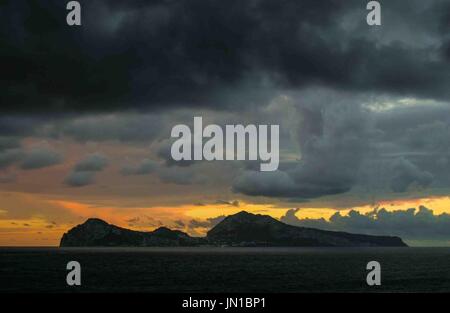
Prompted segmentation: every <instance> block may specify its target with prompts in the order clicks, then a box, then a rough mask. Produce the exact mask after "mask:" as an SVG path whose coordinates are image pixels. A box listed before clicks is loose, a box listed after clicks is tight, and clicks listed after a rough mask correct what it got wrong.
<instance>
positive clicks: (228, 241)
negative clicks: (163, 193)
mask: <svg viewBox="0 0 450 313" xmlns="http://www.w3.org/2000/svg"><path fill="white" fill-rule="evenodd" d="M60 246H61V247H177V246H180V247H195V246H235V247H236V246H238V247H239V246H240V247H406V246H407V245H406V244H405V243H404V242H403V240H402V239H401V238H400V237H396V236H374V235H365V234H351V233H346V232H337V231H327V230H320V229H315V228H308V227H298V226H292V225H288V224H285V223H282V222H280V221H278V220H277V219H275V218H273V217H271V216H268V215H260V214H251V213H248V212H245V211H242V212H239V213H237V214H233V215H229V216H227V217H226V218H225V219H224V220H223V221H221V222H220V223H218V224H217V225H216V226H214V227H213V228H212V229H211V230H209V231H208V233H207V235H206V236H205V237H192V236H189V235H188V234H187V233H184V232H182V231H179V230H171V229H169V228H166V227H160V228H158V229H156V230H154V231H149V232H143V231H135V230H130V229H126V228H122V227H118V226H115V225H111V224H108V223H107V222H105V221H103V220H101V219H98V218H90V219H88V220H87V221H86V222H84V223H83V224H80V225H78V226H75V227H74V228H72V229H70V230H69V231H68V232H67V233H65V234H64V235H63V236H62V238H61V242H60Z"/></svg>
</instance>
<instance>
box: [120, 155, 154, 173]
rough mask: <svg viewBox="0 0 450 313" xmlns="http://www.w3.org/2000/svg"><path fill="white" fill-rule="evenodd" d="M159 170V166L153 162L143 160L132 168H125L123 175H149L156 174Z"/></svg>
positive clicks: (128, 166) (129, 166)
mask: <svg viewBox="0 0 450 313" xmlns="http://www.w3.org/2000/svg"><path fill="white" fill-rule="evenodd" d="M158 168H159V164H158V163H157V162H155V161H153V160H150V159H146V160H143V161H142V162H141V163H140V164H138V165H135V166H131V165H127V166H124V167H123V168H122V170H121V172H122V175H125V176H128V175H148V174H151V173H154V172H155V170H157V169H158Z"/></svg>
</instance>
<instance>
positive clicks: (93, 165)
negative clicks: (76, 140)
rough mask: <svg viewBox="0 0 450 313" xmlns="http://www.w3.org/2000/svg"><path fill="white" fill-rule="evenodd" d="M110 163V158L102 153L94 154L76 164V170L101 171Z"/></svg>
mask: <svg viewBox="0 0 450 313" xmlns="http://www.w3.org/2000/svg"><path fill="white" fill-rule="evenodd" d="M107 165H108V160H107V158H106V157H104V156H103V155H101V154H92V155H90V156H88V157H86V158H85V159H83V160H81V161H80V162H78V163H77V165H75V168H74V171H76V172H99V171H101V170H103V169H104V168H105V167H106V166H107Z"/></svg>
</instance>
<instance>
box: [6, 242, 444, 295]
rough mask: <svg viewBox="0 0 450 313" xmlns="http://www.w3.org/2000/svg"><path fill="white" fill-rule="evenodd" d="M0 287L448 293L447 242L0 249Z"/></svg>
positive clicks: (11, 289)
mask: <svg viewBox="0 0 450 313" xmlns="http://www.w3.org/2000/svg"><path fill="white" fill-rule="evenodd" d="M69 261H78V262H79V263H80V264H81V283H82V285H81V286H76V287H71V286H68V285H67V284H66V275H67V273H68V270H66V264H67V263H68V262H69ZM369 261H378V262H380V263H381V282H382V285H381V286H375V287H369V286H367V284H366V275H367V273H368V270H366V264H367V263H368V262H369ZM0 292H158V293H165V292H269V293H271V292H276V293H280V292H450V248H0Z"/></svg>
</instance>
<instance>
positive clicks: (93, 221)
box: [82, 217, 109, 225]
mask: <svg viewBox="0 0 450 313" xmlns="http://www.w3.org/2000/svg"><path fill="white" fill-rule="evenodd" d="M84 224H94V225H95V224H98V225H109V224H108V223H107V222H105V221H104V220H102V219H100V218H96V217H91V218H88V219H87V220H86V221H85V222H84V223H83V224H82V225H84Z"/></svg>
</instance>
